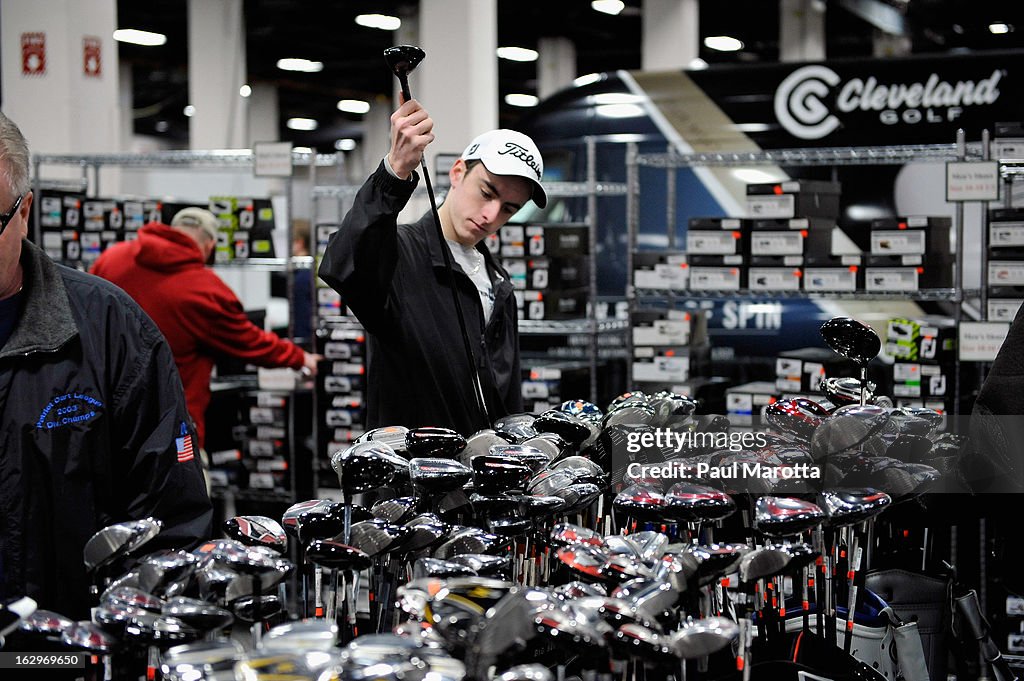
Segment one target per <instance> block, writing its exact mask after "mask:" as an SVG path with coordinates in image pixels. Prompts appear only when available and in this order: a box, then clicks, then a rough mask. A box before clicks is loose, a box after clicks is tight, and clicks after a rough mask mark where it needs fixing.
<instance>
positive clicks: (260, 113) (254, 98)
mask: <svg viewBox="0 0 1024 681" xmlns="http://www.w3.org/2000/svg"><path fill="white" fill-rule="evenodd" d="M249 87H251V88H252V93H251V94H250V95H249V102H248V104H247V106H248V109H249V137H248V145H247V146H249V147H250V148H251V147H252V146H253V143H254V142H276V141H277V140H279V139H281V132H280V127H279V118H280V113H279V108H278V100H277V87H276V86H274V85H270V84H268V83H249Z"/></svg>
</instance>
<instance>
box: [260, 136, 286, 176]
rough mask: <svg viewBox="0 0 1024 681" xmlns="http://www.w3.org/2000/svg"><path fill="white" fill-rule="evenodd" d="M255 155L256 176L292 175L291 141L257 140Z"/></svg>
mask: <svg viewBox="0 0 1024 681" xmlns="http://www.w3.org/2000/svg"><path fill="white" fill-rule="evenodd" d="M253 155H254V157H255V162H254V164H253V175H255V176H256V177H291V174H292V145H291V142H256V143H255V144H253Z"/></svg>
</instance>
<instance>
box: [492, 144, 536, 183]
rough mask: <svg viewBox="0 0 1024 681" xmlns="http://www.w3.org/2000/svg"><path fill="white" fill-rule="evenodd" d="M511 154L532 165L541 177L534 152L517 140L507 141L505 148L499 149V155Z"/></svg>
mask: <svg viewBox="0 0 1024 681" xmlns="http://www.w3.org/2000/svg"><path fill="white" fill-rule="evenodd" d="M509 154H511V155H512V156H514V157H516V158H518V159H519V160H520V161H522V162H523V163H525V164H526V165H528V166H530V168H531V169H532V170H533V172H534V174H536V175H537V179H538V180H539V179H540V176H541V173H540V165H538V163H537V161H536V159H534V158H533V154H531V153H530V152H529V151H527V150H526V148H525V147H523V146H521V145H519V144H516V143H515V142H505V148H504V149H503V150H501V149H499V150H498V155H499V156H507V155H509Z"/></svg>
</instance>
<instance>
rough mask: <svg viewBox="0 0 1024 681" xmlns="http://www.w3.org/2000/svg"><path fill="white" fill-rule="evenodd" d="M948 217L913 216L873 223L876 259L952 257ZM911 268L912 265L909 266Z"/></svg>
mask: <svg viewBox="0 0 1024 681" xmlns="http://www.w3.org/2000/svg"><path fill="white" fill-rule="evenodd" d="M951 225H952V220H951V219H950V218H948V217H929V216H924V215H909V216H905V217H894V218H880V219H877V220H873V221H872V222H871V254H872V255H899V256H906V255H917V256H925V255H950V254H951V253H952V251H951V250H950V243H949V230H950V226H951ZM908 264H910V263H908Z"/></svg>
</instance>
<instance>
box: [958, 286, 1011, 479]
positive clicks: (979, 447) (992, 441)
mask: <svg viewBox="0 0 1024 681" xmlns="http://www.w3.org/2000/svg"><path fill="white" fill-rule="evenodd" d="M970 434H971V447H970V448H969V449H968V451H967V455H966V456H965V457H964V461H963V463H962V466H961V468H962V473H963V475H964V477H965V478H966V479H967V482H968V484H969V485H970V486H971V489H973V490H974V491H976V492H1013V493H1017V494H1019V493H1021V492H1024V305H1022V306H1021V308H1020V309H1019V310H1018V311H1017V316H1016V317H1015V318H1014V320H1013V324H1011V325H1010V332H1009V333H1008V334H1007V336H1006V340H1005V341H1003V345H1002V346H1001V347H1000V348H999V353H998V354H997V355H996V359H995V362H993V363H992V367H991V369H989V372H988V375H987V376H986V377H985V383H984V384H983V385H982V386H981V390H980V391H979V393H978V399H977V400H976V401H975V403H974V409H973V411H972V413H971V418H970Z"/></svg>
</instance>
